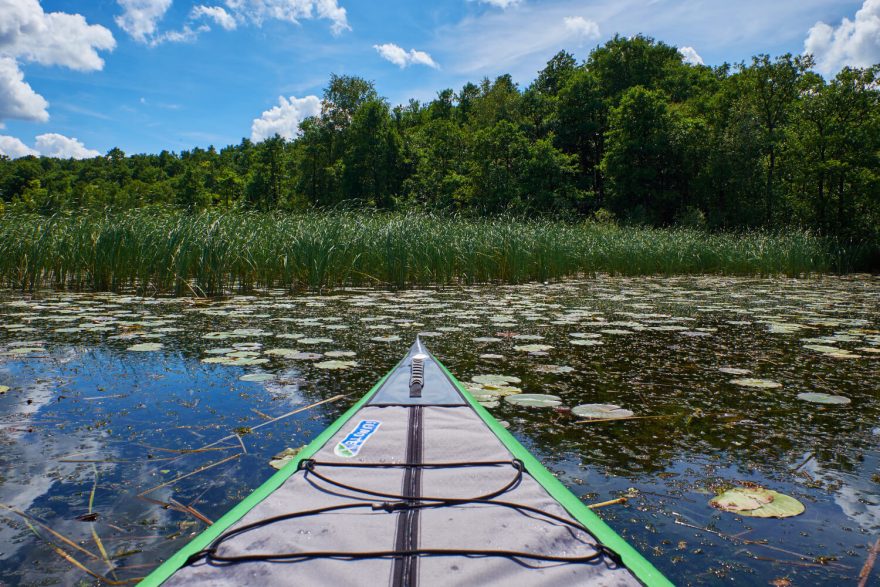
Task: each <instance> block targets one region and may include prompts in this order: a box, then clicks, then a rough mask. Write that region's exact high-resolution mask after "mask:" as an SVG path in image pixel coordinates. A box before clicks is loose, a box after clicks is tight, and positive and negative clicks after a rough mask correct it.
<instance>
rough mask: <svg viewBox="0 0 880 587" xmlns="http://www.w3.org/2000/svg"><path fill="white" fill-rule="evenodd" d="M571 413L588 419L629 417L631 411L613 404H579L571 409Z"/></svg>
mask: <svg viewBox="0 0 880 587" xmlns="http://www.w3.org/2000/svg"><path fill="white" fill-rule="evenodd" d="M571 413H572V414H574V415H575V416H578V417H580V418H588V419H590V420H604V419H618V418H631V417H632V416H633V413H632V412H631V411H629V410H625V409H623V408H621V407H620V406H616V405H614V404H581V405H579V406H575V407H573V408H572V409H571Z"/></svg>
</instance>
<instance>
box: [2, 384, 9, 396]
mask: <svg viewBox="0 0 880 587" xmlns="http://www.w3.org/2000/svg"><path fill="white" fill-rule="evenodd" d="M7 391H9V386H8V385H0V395H2V394H4V393H6V392H7Z"/></svg>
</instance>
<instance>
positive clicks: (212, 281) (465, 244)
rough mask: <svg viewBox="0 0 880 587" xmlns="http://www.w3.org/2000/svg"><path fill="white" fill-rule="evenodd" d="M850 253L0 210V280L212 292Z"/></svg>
mask: <svg viewBox="0 0 880 587" xmlns="http://www.w3.org/2000/svg"><path fill="white" fill-rule="evenodd" d="M854 262H855V261H854V257H853V251H851V250H849V249H846V248H843V247H840V246H837V245H836V244H835V243H833V242H831V241H828V240H825V239H822V238H819V237H817V236H815V235H812V234H810V233H807V232H801V231H789V232H784V233H779V234H772V233H767V232H746V233H735V234H734V233H709V232H704V231H700V230H693V229H685V228H669V229H652V228H643V227H629V226H616V225H612V224H597V223H592V222H580V223H572V222H561V221H552V220H528V219H522V218H510V217H496V218H469V217H455V216H439V215H431V214H423V213H418V214H416V213H408V214H404V213H397V214H378V213H376V214H372V213H363V212H307V213H300V214H280V213H278V214H260V213H250V212H230V213H219V212H206V213H202V214H197V215H190V214H184V213H179V212H168V211H157V210H150V209H139V210H133V211H129V212H125V213H117V214H110V215H56V216H52V217H44V216H38V215H18V214H15V215H12V214H7V215H5V216H0V281H2V283H3V284H4V285H5V286H7V287H14V288H18V289H22V290H34V289H38V288H43V287H55V288H61V287H67V288H74V289H88V290H112V291H120V290H129V289H135V290H137V291H140V292H142V293H154V292H169V293H171V292H173V293H176V294H178V295H181V294H198V295H216V294H220V293H224V292H228V291H247V290H251V289H253V288H257V287H281V288H285V289H290V290H302V289H308V290H312V291H323V290H327V289H329V288H336V287H342V286H363V285H378V286H385V287H394V288H403V287H411V286H425V285H443V284H457V283H464V284H472V283H489V282H501V283H522V282H526V281H535V280H537V281H548V280H555V279H559V278H562V277H566V276H574V275H582V274H593V273H610V274H622V275H653V274H661V275H675V274H697V273H715V274H731V275H789V276H797V275H805V274H810V273H822V272H829V271H843V270H849V269H850V268H851V267H852V264H853V263H854Z"/></svg>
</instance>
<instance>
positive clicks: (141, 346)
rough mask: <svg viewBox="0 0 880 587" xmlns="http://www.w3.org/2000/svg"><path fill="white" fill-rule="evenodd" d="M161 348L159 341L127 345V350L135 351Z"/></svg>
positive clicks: (141, 351)
mask: <svg viewBox="0 0 880 587" xmlns="http://www.w3.org/2000/svg"><path fill="white" fill-rule="evenodd" d="M161 348H162V343H161V342H143V343H141V344H135V345H132V346H130V347H128V348H127V349H125V350H127V351H133V352H137V353H148V352H151V351H158V350H160V349H161Z"/></svg>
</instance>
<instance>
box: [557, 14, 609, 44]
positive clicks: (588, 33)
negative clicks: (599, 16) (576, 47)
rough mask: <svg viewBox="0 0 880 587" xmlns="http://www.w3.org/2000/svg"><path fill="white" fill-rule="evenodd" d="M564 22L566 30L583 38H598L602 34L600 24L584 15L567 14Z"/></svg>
mask: <svg viewBox="0 0 880 587" xmlns="http://www.w3.org/2000/svg"><path fill="white" fill-rule="evenodd" d="M562 22H563V23H564V24H565V30H567V31H569V32H570V33H572V34H574V35H576V36H578V37H580V38H581V39H598V38H599V35H600V34H601V33H600V32H599V24H598V23H597V22H596V21H595V20H590V19H588V18H584V17H583V16H566V17H565V18H563V19H562Z"/></svg>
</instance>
